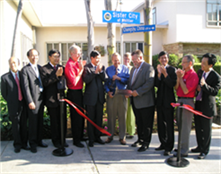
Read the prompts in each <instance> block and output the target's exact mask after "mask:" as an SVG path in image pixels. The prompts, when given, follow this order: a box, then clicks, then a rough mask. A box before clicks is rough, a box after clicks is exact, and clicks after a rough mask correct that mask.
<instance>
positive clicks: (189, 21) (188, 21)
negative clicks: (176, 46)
mask: <svg viewBox="0 0 221 174" xmlns="http://www.w3.org/2000/svg"><path fill="white" fill-rule="evenodd" d="M176 21H177V39H176V40H177V42H197V43H198V42H199V43H220V42H221V27H220V28H215V27H213V28H211V27H207V26H206V1H193V2H190V3H184V2H179V3H178V2H177V16H176Z"/></svg>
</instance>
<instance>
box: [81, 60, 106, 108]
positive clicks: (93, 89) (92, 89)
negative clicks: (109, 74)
mask: <svg viewBox="0 0 221 174" xmlns="http://www.w3.org/2000/svg"><path fill="white" fill-rule="evenodd" d="M104 80H105V67H104V66H103V67H102V72H101V73H99V74H95V69H94V67H93V66H92V65H91V63H89V64H87V65H85V66H84V73H83V81H84V82H85V83H86V87H85V93H84V100H83V101H84V104H85V105H90V106H94V105H95V104H96V103H97V102H98V100H99V101H100V102H101V103H102V104H103V103H104V102H105V95H104V84H103V82H104Z"/></svg>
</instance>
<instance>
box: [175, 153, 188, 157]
mask: <svg viewBox="0 0 221 174" xmlns="http://www.w3.org/2000/svg"><path fill="white" fill-rule="evenodd" d="M173 156H174V157H177V153H176V154H174V155H173ZM180 156H181V157H188V155H185V154H181V155H180Z"/></svg>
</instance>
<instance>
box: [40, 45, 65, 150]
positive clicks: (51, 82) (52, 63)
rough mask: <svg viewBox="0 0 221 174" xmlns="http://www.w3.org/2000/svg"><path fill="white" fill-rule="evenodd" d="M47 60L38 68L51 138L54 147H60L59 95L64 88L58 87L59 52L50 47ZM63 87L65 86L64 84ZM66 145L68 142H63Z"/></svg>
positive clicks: (61, 72) (61, 74) (61, 75)
mask: <svg viewBox="0 0 221 174" xmlns="http://www.w3.org/2000/svg"><path fill="white" fill-rule="evenodd" d="M48 58H49V62H48V64H46V65H44V66H43V67H42V68H41V69H40V73H41V77H42V83H43V86H44V101H45V105H46V106H47V109H48V113H49V115H50V122H51V139H52V143H53V145H54V146H55V147H61V123H60V103H59V99H60V97H63V98H64V96H65V93H64V89H65V88H63V89H59V84H60V83H62V81H63V83H64V85H65V76H64V67H63V66H62V65H59V61H60V52H59V51H58V50H56V49H52V50H50V51H49V53H48ZM64 87H65V86H64ZM64 113H65V114H64V115H65V118H64V137H65V135H66V130H67V117H66V107H64ZM65 146H66V147H67V146H68V144H67V143H65Z"/></svg>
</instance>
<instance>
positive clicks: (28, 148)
mask: <svg viewBox="0 0 221 174" xmlns="http://www.w3.org/2000/svg"><path fill="white" fill-rule="evenodd" d="M21 148H22V149H24V150H30V149H31V148H30V147H29V146H22V147H21Z"/></svg>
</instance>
